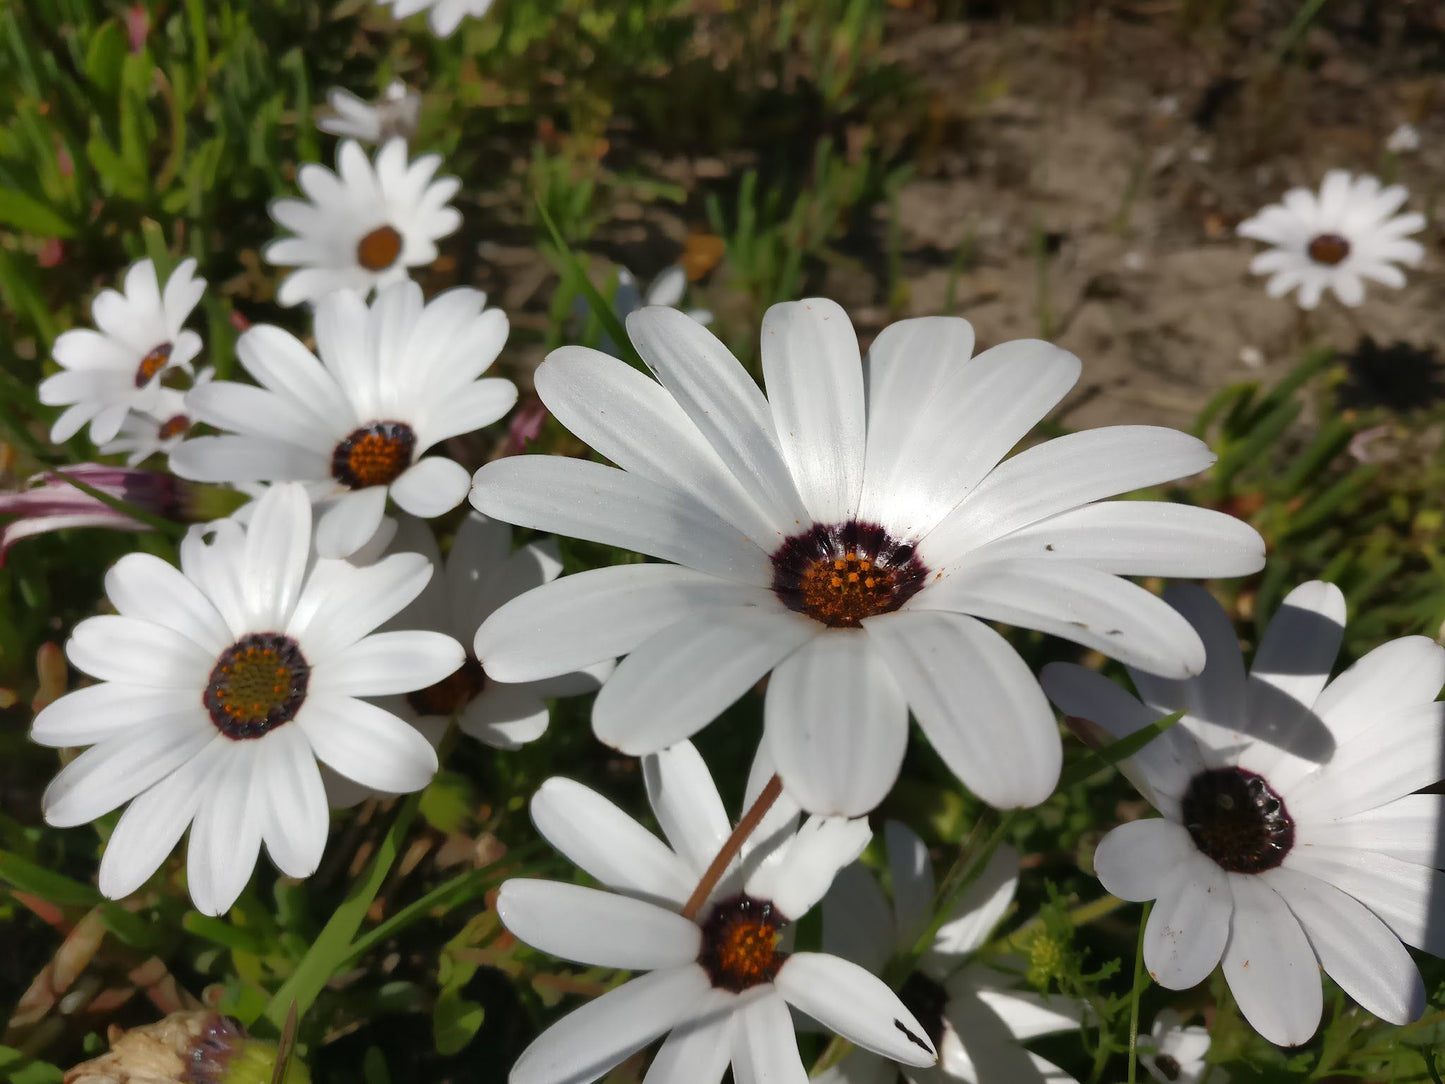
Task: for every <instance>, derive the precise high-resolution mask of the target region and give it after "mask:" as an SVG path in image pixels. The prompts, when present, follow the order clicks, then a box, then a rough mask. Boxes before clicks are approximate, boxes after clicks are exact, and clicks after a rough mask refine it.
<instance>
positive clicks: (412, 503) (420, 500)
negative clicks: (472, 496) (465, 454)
mask: <svg viewBox="0 0 1445 1084" xmlns="http://www.w3.org/2000/svg"><path fill="white" fill-rule="evenodd" d="M470 488H471V477H470V476H469V475H468V474H467V469H466V467H463V466H462V465H461V464H460V463H455V462H453V461H452V460H450V459H447V458H445V457H444V456H439V455H429V456H426V457H425V458H422V459H418V460H417V461H416V462H415V463H413V464H412V465H411V466H410V467H408V468H407V470H406V471H405V473H403V474H402V476H401V477H400V478H398V479H397V480H396V481H394V482H392V483H391V499H392V500H394V501H396V503H397V507H399V508H400V509H401V510H402V511H403V512H409V513H411V514H412V515H413V516H420V517H421V518H422V519H432V518H434V517H436V516H440V515H442V514H443V513H445V512H450V511H451V510H452V509H453V508H455V507H456V506H457V505H459V504H461V503H462V501H464V500H466V499H467V491H468V490H469V489H470Z"/></svg>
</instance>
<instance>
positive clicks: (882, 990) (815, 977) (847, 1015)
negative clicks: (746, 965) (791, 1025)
mask: <svg viewBox="0 0 1445 1084" xmlns="http://www.w3.org/2000/svg"><path fill="white" fill-rule="evenodd" d="M774 981H775V983H776V985H777V987H778V993H780V994H782V995H783V997H785V998H787V1000H788V1003H789V1004H790V1005H794V1006H796V1007H797V1008H799V1009H801V1010H802V1011H803V1012H805V1013H807V1014H808V1015H809V1016H811V1017H812V1018H813V1019H814V1020H817V1021H818V1023H820V1024H822V1025H823V1026H824V1027H826V1028H828V1029H829V1030H830V1031H833V1032H836V1033H837V1034H839V1035H841V1036H843V1038H845V1039H848V1040H849V1041H850V1042H853V1043H855V1044H856V1045H858V1046H861V1047H862V1048H863V1049H864V1050H871V1051H873V1053H875V1054H882V1055H883V1056H884V1057H887V1058H892V1059H893V1060H894V1061H900V1062H902V1063H903V1064H904V1065H932V1064H934V1062H936V1061H937V1060H938V1052H937V1051H936V1050H934V1049H933V1044H932V1043H931V1042H930V1041H929V1039H928V1036H927V1035H926V1034H925V1033H924V1031H923V1025H921V1024H920V1023H919V1022H918V1021H917V1020H916V1019H915V1018H914V1016H913V1014H912V1013H911V1012H909V1011H908V1009H907V1008H906V1007H904V1004H903V1002H901V1001H899V1000H898V995H897V994H895V993H894V992H893V991H892V990H890V989H888V986H887V985H886V984H885V983H884V982H883V980H882V979H880V978H879V977H878V976H877V975H874V974H872V973H870V972H868V971H865V970H863V968H861V967H859V966H858V965H857V964H855V963H850V962H849V961H847V960H844V959H841V958H839V957H837V956H828V955H825V954H824V953H821V952H795V953H793V955H791V956H789V957H788V960H787V962H786V963H784V964H783V966H782V968H781V970H779V971H778V977H777V979H776V980H774Z"/></svg>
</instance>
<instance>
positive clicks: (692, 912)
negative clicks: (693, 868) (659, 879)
mask: <svg viewBox="0 0 1445 1084" xmlns="http://www.w3.org/2000/svg"><path fill="white" fill-rule="evenodd" d="M782 793H783V781H782V780H781V779H779V778H778V777H777V776H776V775H775V776H773V777H772V778H771V779H769V780H768V782H767V784H766V785H765V786H764V787H763V790H762V793H761V794H759V795H758V797H757V800H756V801H755V802H753V804H752V806H751V807H750V808H749V809H748V811H747V812H746V813H744V814H743V818H742V820H740V821H738V826H737V827H736V828H734V829H733V834H732V835H730V836H728V838H727V840H726V842H724V843H723V845H722V849H721V850H720V851H718V852H717V857H716V858H714V859H713V860H712V864H711V865H709V866H708V867H707V870H706V872H704V873H703V875H702V880H700V881H698V883H697V887H696V888H694V889H693V890H692V895H691V896H689V897H688V898H687V903H685V904H683V907H682V917H683V918H688V919H695V918H697V913H698V912H699V911H701V910H702V905H703V904H704V903H706V902H707V898H708V897H709V896H710V895H712V890H713V889H714V888H716V887H717V883H718V882H719V881H720V880H722V875H723V874H724V873H726V872H727V868H728V864H729V863H731V862H732V860H733V859H734V858H736V857H737V855H738V852H739V851H740V850H742V848H743V843H744V842H745V841H746V840H747V838H748V836H750V835H752V834H753V832H754V831H755V830H756V829H757V827H758V825H759V824H760V823H762V819H763V818H764V817H765V816H767V814H768V810H770V809H772V808H773V803H774V802H776V801H777V800H778V795H780V794H782Z"/></svg>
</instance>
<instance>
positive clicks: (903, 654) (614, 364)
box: [472, 300, 1264, 815]
mask: <svg viewBox="0 0 1445 1084" xmlns="http://www.w3.org/2000/svg"><path fill="white" fill-rule="evenodd" d="M628 330H629V332H630V334H631V337H632V339H633V341H634V343H635V344H636V346H637V349H638V351H639V353H640V354H641V355H642V357H643V359H644V360H645V361H646V362H647V364H648V365H649V366H650V367H651V368H652V371H653V372H654V373H656V374H657V376H658V379H659V380H660V381H661V383H658V382H656V381H653V380H649V379H648V378H647V377H646V376H645V375H644V374H642V373H639V372H638V371H636V370H635V369H632V368H631V367H629V366H627V365H626V364H624V363H623V362H621V361H618V360H616V359H615V358H610V357H608V356H607V355H605V354H602V353H599V352H598V351H595V350H586V349H583V348H580V347H564V348H563V349H561V350H556V351H554V352H553V353H552V354H551V355H550V356H549V357H548V358H547V360H546V361H545V362H543V364H542V365H541V366H540V367H539V368H538V369H537V373H536V384H537V392H538V394H539V395H540V396H541V398H542V401H543V402H544V403H545V404H546V405H547V407H548V409H550V410H551V411H552V413H553V414H555V415H556V416H557V417H558V418H559V419H560V420H561V421H562V423H563V424H564V425H566V426H567V427H568V428H569V429H571V430H572V432H573V433H575V434H577V435H578V436H579V437H581V438H582V439H583V440H585V441H586V442H587V443H589V444H591V445H592V446H593V447H594V448H595V449H597V451H599V452H600V453H601V454H602V455H604V456H606V457H607V458H608V459H610V460H612V462H614V463H616V464H617V465H618V467H621V468H622V469H620V470H619V469H616V468H613V467H608V466H604V465H602V464H600V463H593V462H587V461H584V460H581V459H567V458H562V457H557V456H541V455H530V456H529V455H523V456H512V457H510V458H507V459H502V460H498V461H496V462H493V463H489V464H487V465H486V466H485V467H483V468H482V469H481V470H480V471H479V472H478V473H477V475H476V478H475V480H474V484H473V490H472V502H473V504H474V505H475V506H476V507H477V508H478V509H480V510H481V511H483V512H485V513H486V514H488V515H491V516H495V517H496V518H498V519H503V520H506V521H508V522H511V523H518V524H523V525H526V526H530V527H536V528H539V529H542V530H546V531H550V532H553V533H557V534H568V535H575V536H577V537H580V538H587V539H591V540H593V541H597V542H602V543H605V544H609V545H614V546H619V547H622V548H624V549H633V550H639V551H641V552H643V553H647V554H650V555H652V556H654V557H658V558H661V559H662V560H663V561H665V562H676V563H675V564H674V563H665V564H627V565H619V566H615V567H611V568H600V569H595V570H592V571H588V572H583V573H581V574H579V575H576V576H567V577H564V578H562V579H559V580H557V581H556V582H555V583H550V584H547V585H545V586H543V587H540V588H537V589H536V590H534V591H531V592H528V593H527V594H525V595H523V596H521V597H520V598H518V599H516V600H515V601H513V602H510V603H508V604H507V605H505V606H503V607H502V608H501V609H499V610H498V611H497V612H496V613H495V614H493V615H492V616H491V617H490V618H488V619H487V621H486V623H485V624H483V626H482V628H481V630H480V631H479V632H478V634H477V638H476V654H477V658H479V659H481V660H482V663H483V665H485V666H486V667H487V671H488V673H491V674H494V675H495V676H496V677H497V679H498V680H502V681H533V680H536V679H538V678H542V677H547V676H549V675H551V674H555V673H567V672H570V671H573V670H576V669H578V668H579V667H582V666H588V665H590V664H592V663H594V662H597V661H599V660H600V659H605V658H613V657H616V656H618V655H628V658H627V659H626V660H625V661H624V662H623V663H622V664H621V665H620V666H619V667H618V668H617V671H616V672H615V674H614V675H613V676H612V678H611V679H609V680H608V682H607V683H606V684H605V685H604V686H603V687H602V691H601V692H600V693H599V694H598V697H597V701H596V705H595V708H594V711H593V716H592V721H593V727H594V729H595V731H596V733H597V736H598V737H599V738H600V739H601V740H602V741H604V742H606V743H607V744H609V745H612V746H615V747H616V748H618V749H621V750H623V751H624V752H626V753H629V754H643V753H647V752H651V751H654V750H657V749H661V748H665V747H666V746H668V745H670V744H672V743H673V742H675V741H678V740H680V739H682V738H684V737H687V736H688V735H690V734H692V733H693V732H695V731H696V730H698V729H699V728H700V727H702V726H703V725H705V724H706V723H708V722H709V721H711V720H712V719H714V718H716V717H717V715H718V714H719V713H721V712H722V711H723V710H724V709H725V708H726V707H727V706H728V705H729V704H731V703H732V702H733V701H735V700H737V699H738V698H739V697H740V696H742V695H743V693H744V692H746V691H747V690H748V689H750V688H751V687H752V686H753V685H754V684H756V683H757V682H758V680H759V679H760V678H762V677H763V676H764V675H766V674H768V673H769V672H770V671H772V672H773V675H772V679H771V680H770V681H769V683H768V687H767V699H766V703H765V741H766V743H767V746H768V748H769V750H770V752H771V755H772V757H773V758H774V760H775V761H776V762H777V765H778V770H779V772H780V773H781V775H782V777H783V781H784V783H785V784H786V785H787V787H788V788H789V790H790V791H791V792H792V794H793V796H794V797H795V798H796V799H797V800H798V801H799V802H801V803H802V805H803V807H804V808H805V809H808V810H810V811H812V812H816V813H842V814H849V815H854V814H859V813H863V812H866V811H867V810H870V809H872V808H873V807H874V806H876V805H877V804H878V802H879V801H881V800H882V798H883V796H884V795H885V794H887V792H888V790H889V788H890V787H891V786H892V784H893V781H894V779H895V778H896V777H897V775H898V770H899V765H900V763H901V761H902V759H903V751H904V746H905V745H906V743H907V736H908V712H909V709H910V708H911V709H912V711H913V714H914V715H915V716H916V717H917V719H918V721H919V724H920V725H921V726H922V728H923V730H924V732H925V734H927V736H928V737H929V739H930V740H931V741H932V742H933V745H934V748H935V749H937V750H938V753H939V754H940V755H941V756H942V757H943V759H944V761H945V762H946V763H947V764H948V765H949V767H950V768H952V769H953V771H954V772H955V773H957V774H958V776H959V777H960V778H961V779H962V780H963V781H964V782H965V783H967V784H968V786H969V787H971V788H972V789H973V790H974V792H975V793H977V794H978V795H979V796H980V797H982V798H983V799H984V800H986V801H988V802H991V803H993V804H995V805H999V806H1017V805H1033V804H1036V803H1038V802H1041V801H1043V800H1044V799H1045V798H1046V797H1047V796H1048V795H1049V794H1050V792H1051V791H1052V790H1053V786H1054V783H1055V781H1056V779H1057V778H1058V773H1059V765H1060V759H1061V755H1062V754H1061V747H1060V742H1059V734H1058V724H1057V722H1056V721H1055V719H1054V715H1053V712H1052V711H1051V710H1050V709H1049V705H1048V701H1047V700H1046V699H1045V697H1044V695H1043V693H1042V691H1041V690H1040V689H1039V686H1038V682H1037V680H1036V679H1035V678H1034V676H1033V674H1032V672H1030V670H1029V668H1028V666H1027V665H1026V664H1025V663H1024V661H1023V660H1022V659H1021V658H1020V657H1019V655H1018V654H1017V652H1015V651H1014V649H1013V648H1012V647H1010V646H1009V644H1008V642H1007V641H1006V640H1005V639H1004V638H1003V637H1002V636H1001V635H1000V634H999V633H997V632H995V631H994V630H993V629H991V628H990V627H989V626H988V624H986V622H987V621H991V620H994V621H1005V622H1009V623H1012V624H1016V625H1023V626H1025V627H1028V628H1033V629H1039V630H1042V631H1045V632H1049V633H1054V634H1056V635H1060V636H1064V637H1067V638H1069V639H1072V640H1075V641H1077V642H1079V643H1082V644H1084V645H1086V646H1088V647H1092V648H1097V649H1099V650H1100V651H1104V652H1107V653H1109V654H1111V655H1113V656H1114V657H1116V658H1122V659H1125V660H1126V661H1129V662H1131V663H1134V664H1136V665H1139V666H1144V667H1148V668H1152V669H1155V670H1158V671H1159V672H1161V673H1167V674H1170V675H1172V676H1174V677H1183V676H1185V675H1188V674H1191V673H1195V672H1197V671H1198V670H1199V669H1200V668H1201V667H1202V666H1203V665H1204V650H1203V646H1202V645H1201V644H1200V642H1199V637H1198V636H1197V635H1196V634H1195V633H1194V631H1193V630H1192V629H1191V628H1190V627H1189V624H1188V622H1186V621H1184V620H1183V619H1182V618H1180V617H1179V616H1178V615H1177V614H1175V613H1174V612H1173V611H1172V610H1170V608H1169V607H1168V606H1166V605H1165V604H1164V603H1163V602H1162V601H1161V600H1160V599H1159V598H1157V597H1156V596H1154V595H1152V594H1150V593H1149V592H1148V591H1146V590H1144V588H1142V587H1139V586H1138V585H1136V584H1133V583H1131V582H1129V581H1128V580H1125V579H1122V578H1121V577H1120V575H1118V574H1121V573H1130V574H1140V575H1146V574H1147V575H1162V576H1234V575H1241V574H1243V573H1247V572H1251V571H1254V570H1256V569H1258V568H1259V567H1260V566H1261V565H1262V564H1263V560H1264V546H1263V542H1262V541H1261V539H1260V538H1259V536H1258V535H1257V534H1256V533H1255V532H1254V530H1253V529H1251V528H1250V527H1249V526H1247V525H1246V524H1244V523H1241V522H1240V521H1239V520H1236V519H1233V518H1231V517H1229V516H1227V515H1223V514H1221V513H1217V512H1212V511H1208V510H1205V509H1201V508H1192V507H1188V506H1185V505H1179V504H1169V503H1162V502H1143V501H1125V502H1113V503H1093V502H1096V501H1099V500H1100V499H1101V498H1104V497H1109V496H1112V495H1114V494H1118V493H1123V492H1127V491H1128V490H1131V489H1137V488H1139V487H1140V486H1148V485H1156V484H1159V483H1161V482H1166V481H1169V480H1170V479H1173V478H1180V477H1184V476H1187V475H1191V474H1194V473H1195V472H1197V471H1200V470H1203V469H1204V468H1205V467H1207V466H1209V464H1210V463H1212V462H1213V461H1214V456H1213V455H1212V454H1211V453H1210V451H1209V449H1208V448H1207V447H1205V445H1204V444H1203V443H1201V442H1200V441H1198V440H1196V439H1195V438H1193V437H1191V436H1187V435H1186V434H1184V433H1178V432H1175V431H1173V430H1170V429H1161V428H1153V427H1146V426H1117V427H1113V428H1108V429H1097V430H1094V431H1092V432H1086V433H1075V434H1072V435H1070V436H1066V437H1061V438H1059V439H1057V440H1052V441H1049V442H1047V443H1044V444H1040V445H1037V446H1035V447H1033V448H1030V449H1029V450H1028V451H1025V452H1022V453H1020V454H1019V455H1016V456H1014V457H1013V458H1011V459H1009V460H1008V461H1006V462H1004V463H1002V464H1001V465H1000V460H1002V459H1003V457H1004V455H1005V454H1006V453H1007V452H1008V450H1009V449H1010V448H1011V447H1013V445H1014V444H1015V443H1017V442H1018V441H1019V440H1020V439H1021V438H1022V437H1023V436H1024V435H1025V434H1026V433H1027V432H1028V431H1029V429H1030V428H1032V426H1033V425H1034V424H1035V423H1036V422H1038V421H1039V419H1041V418H1042V417H1044V415H1046V414H1047V413H1048V412H1049V411H1050V410H1051V409H1052V408H1053V407H1054V405H1055V404H1057V403H1058V401H1059V400H1060V399H1061V398H1062V397H1063V396H1064V394H1065V393H1066V392H1067V391H1068V390H1069V388H1070V387H1072V386H1073V384H1074V381H1075V380H1076V379H1077V378H1078V375H1079V361H1078V359H1077V358H1075V357H1074V356H1073V355H1072V354H1069V353H1066V352H1065V351H1063V350H1060V349H1058V348H1057V347H1054V346H1050V345H1049V344H1048V343H1044V342H1038V341H1020V342H1011V343H1005V344H1004V345H1002V346H998V347H995V348H994V349H992V350H989V351H986V352H984V353H983V354H980V355H979V356H977V357H975V358H971V359H970V356H969V355H970V354H971V353H972V350H973V329H972V328H971V327H970V326H969V324H968V322H967V321H966V320H960V319H954V318H929V319H920V320H905V321H902V322H900V323H897V324H894V325H893V326H892V327H890V328H887V329H886V330H885V331H884V332H883V333H882V334H881V335H880V336H879V337H878V339H877V341H876V342H875V343H874V344H873V348H872V349H871V350H870V351H869V356H868V361H867V367H866V377H865V369H864V366H863V365H862V364H860V359H859V353H858V340H857V339H856V337H855V336H854V334H853V330H852V327H851V326H850V324H849V322H848V317H847V315H846V314H845V313H844V312H843V310H842V309H841V308H839V307H838V306H837V305H835V304H834V303H833V302H831V301H822V300H814V301H802V302H796V303H792V304H784V305H775V306H773V308H771V309H770V310H769V311H768V314H767V317H766V318H765V320H764V323H763V344H762V366H763V372H764V375H765V376H766V378H767V383H768V391H769V393H770V399H769V398H765V397H764V395H763V392H762V391H761V390H759V388H758V386H757V385H756V384H755V383H754V382H753V380H752V378H751V377H750V376H749V375H748V374H747V371H746V370H745V369H744V368H743V367H742V365H741V364H740V363H739V362H738V361H737V359H736V358H734V357H733V356H732V354H730V353H729V352H728V350H727V348H726V347H724V346H723V345H722V343H720V342H719V341H718V340H717V339H716V338H714V337H713V335H712V334H711V333H710V332H709V331H708V330H707V329H706V328H704V327H702V326H701V325H699V324H698V323H697V322H696V321H694V320H692V319H690V318H689V317H687V316H686V315H685V314H683V313H681V312H678V311H676V310H674V309H665V308H649V309H644V310H642V311H641V312H638V313H634V314H633V315H632V317H631V318H630V319H629V320H628ZM865 387H866V394H865ZM658 704H666V705H667V710H666V711H658V710H657V705H658Z"/></svg>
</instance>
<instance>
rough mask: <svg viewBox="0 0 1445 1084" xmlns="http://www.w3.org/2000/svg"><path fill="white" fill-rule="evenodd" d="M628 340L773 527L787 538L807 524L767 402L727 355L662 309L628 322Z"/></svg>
mask: <svg viewBox="0 0 1445 1084" xmlns="http://www.w3.org/2000/svg"><path fill="white" fill-rule="evenodd" d="M627 334H628V336H629V337H630V338H631V339H632V342H633V344H634V345H635V346H636V347H637V352H638V353H639V354H641V355H642V360H643V361H645V362H647V366H648V368H650V369H651V370H652V371H653V373H654V374H655V375H656V376H657V379H658V380H660V381H662V385H663V387H665V388H667V390H668V391H670V392H671V393H672V395H673V397H674V398H675V399H676V400H677V401H678V404H679V405H680V406H681V407H682V409H683V410H685V411H687V416H688V417H689V418H691V419H692V423H693V424H694V425H695V426H697V428H698V430H699V431H700V432H701V433H702V435H703V436H704V437H705V438H706V439H707V442H708V443H709V444H711V445H712V446H713V450H714V451H716V452H717V454H718V455H719V456H720V457H721V458H722V461H723V462H724V463H726V464H727V467H728V469H729V470H730V471H732V473H733V475H734V476H735V477H736V478H737V479H738V481H740V482H741V483H742V484H743V486H744V488H745V489H747V491H748V492H749V493H751V494H752V495H753V499H754V500H755V501H756V502H757V503H758V505H759V507H761V508H762V509H763V511H764V513H765V514H766V515H767V516H768V518H769V521H770V522H772V523H775V524H777V525H779V526H780V527H782V528H783V530H784V531H785V532H787V531H788V527H787V525H789V524H793V523H798V524H799V525H805V524H806V521H807V518H808V514H807V511H806V510H805V509H804V506H803V501H802V499H801V498H800V497H799V496H798V490H797V488H796V486H795V485H794V483H793V477H792V475H791V474H790V473H789V472H788V467H787V464H786V463H785V462H784V460H783V453H782V450H781V449H780V448H779V446H778V438H777V434H776V432H775V431H774V428H773V419H772V415H771V414H770V413H769V411H768V401H767V399H765V398H764V397H763V393H762V390H761V389H759V387H758V386H757V384H755V383H753V378H752V377H751V376H749V375H748V372H747V370H746V369H744V368H743V367H742V365H741V364H740V363H739V362H738V359H737V358H735V357H733V355H732V353H731V352H730V351H729V350H728V348H727V347H726V346H724V345H723V344H722V343H721V342H719V341H718V339H717V337H716V336H715V335H713V333H712V332H710V331H708V329H707V328H705V327H703V326H702V325H701V324H699V323H698V322H697V321H696V320H694V319H692V318H691V317H690V316H688V315H687V314H686V313H682V312H678V311H677V310H676V309H669V308H662V307H654V308H646V309H642V310H640V311H638V312H634V313H632V314H631V315H630V316H628V318H627ZM788 533H791V532H788Z"/></svg>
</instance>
